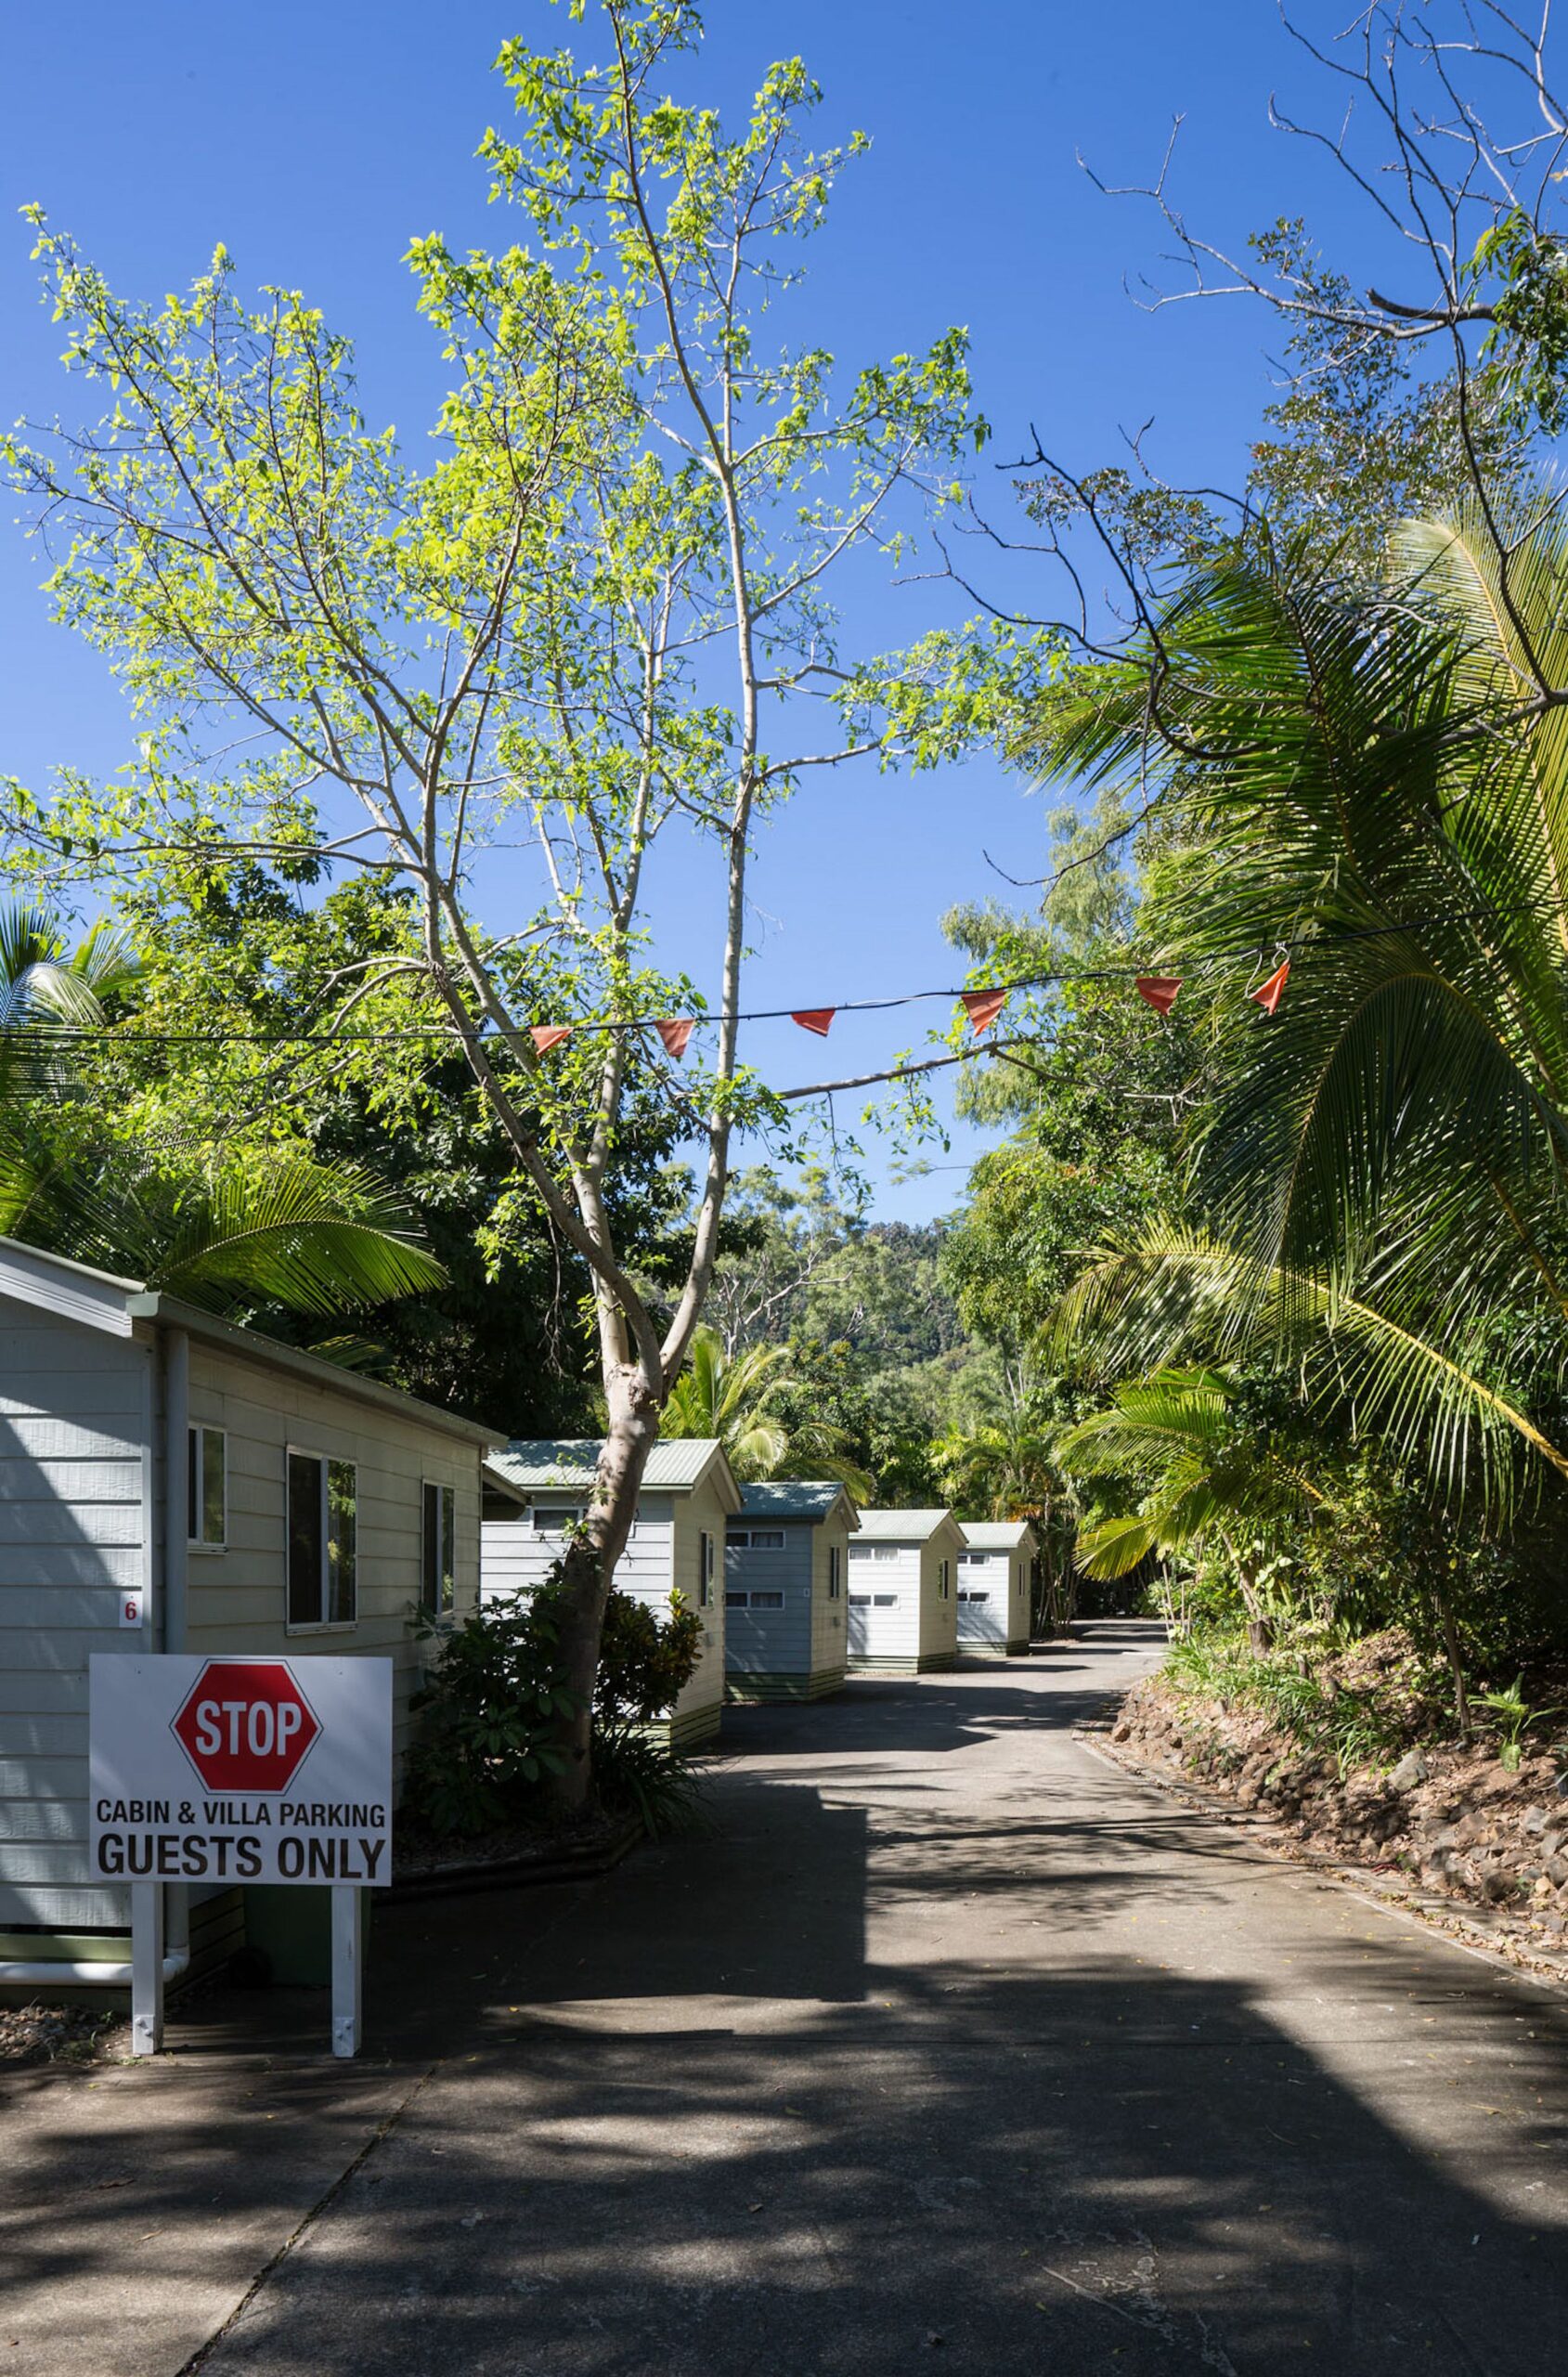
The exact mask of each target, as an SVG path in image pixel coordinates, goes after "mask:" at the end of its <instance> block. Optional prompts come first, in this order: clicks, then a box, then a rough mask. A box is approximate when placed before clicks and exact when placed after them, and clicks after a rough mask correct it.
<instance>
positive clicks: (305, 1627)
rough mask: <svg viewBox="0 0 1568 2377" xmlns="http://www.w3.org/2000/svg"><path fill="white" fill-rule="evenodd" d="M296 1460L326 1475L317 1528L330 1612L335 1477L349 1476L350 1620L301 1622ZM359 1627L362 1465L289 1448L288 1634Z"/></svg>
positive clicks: (324, 1605) (321, 1601) (321, 1585)
mask: <svg viewBox="0 0 1568 2377" xmlns="http://www.w3.org/2000/svg"><path fill="white" fill-rule="evenodd" d="M295 1461H314V1462H315V1463H316V1466H317V1469H318V1470H319V1472H320V1488H319V1500H318V1502H317V1528H318V1530H319V1536H318V1539H319V1543H320V1569H319V1575H318V1578H317V1607H318V1608H319V1609H320V1610H321V1611H322V1612H326V1611H327V1610H328V1609H329V1608H330V1593H331V1582H332V1560H331V1552H332V1528H331V1522H332V1508H331V1494H332V1472H333V1470H339V1471H343V1470H346V1471H347V1473H348V1476H349V1479H350V1481H351V1483H350V1488H349V1502H350V1508H351V1510H352V1512H353V1514H354V1529H353V1541H352V1546H351V1551H352V1561H353V1566H352V1573H351V1577H350V1590H351V1591H352V1594H353V1615H352V1617H328V1616H326V1615H323V1616H321V1617H295V1616H294V1614H293V1598H294V1596H293V1582H294V1579H293V1565H294V1543H293V1533H294V1530H293V1490H294V1489H293V1465H294V1463H295ZM358 1623H359V1464H358V1462H357V1461H345V1460H344V1459H343V1456H342V1454H341V1453H333V1452H322V1451H320V1450H318V1449H317V1447H316V1446H315V1445H296V1444H288V1445H285V1446H284V1448H283V1631H284V1632H285V1634H351V1633H352V1632H353V1631H354V1630H355V1628H356V1626H357V1625H358Z"/></svg>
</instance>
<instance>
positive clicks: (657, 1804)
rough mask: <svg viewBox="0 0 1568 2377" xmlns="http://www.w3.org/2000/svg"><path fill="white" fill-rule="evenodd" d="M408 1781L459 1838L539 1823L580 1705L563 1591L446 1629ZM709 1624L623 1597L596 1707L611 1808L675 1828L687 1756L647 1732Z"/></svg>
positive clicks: (428, 1814) (423, 1808)
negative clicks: (569, 1680) (569, 1668)
mask: <svg viewBox="0 0 1568 2377" xmlns="http://www.w3.org/2000/svg"><path fill="white" fill-rule="evenodd" d="M421 1632H422V1633H423V1634H424V1636H425V1637H426V1638H427V1639H431V1638H434V1639H435V1640H437V1641H438V1642H439V1643H440V1646H441V1648H440V1653H439V1656H438V1657H437V1659H436V1662H435V1666H434V1670H433V1672H432V1674H431V1677H430V1680H429V1682H428V1683H427V1684H426V1685H425V1688H424V1689H423V1691H422V1692H420V1693H418V1694H416V1695H415V1697H414V1701H413V1704H412V1705H413V1708H414V1710H415V1712H416V1713H417V1715H418V1718H419V1725H418V1729H417V1731H416V1734H415V1736H414V1741H413V1744H412V1746H411V1747H410V1749H409V1752H408V1767H407V1771H406V1774H405V1780H404V1798H403V1807H404V1812H405V1814H406V1815H407V1816H408V1818H409V1819H410V1820H411V1821H412V1822H414V1823H415V1824H416V1825H423V1826H425V1827H426V1828H427V1829H428V1830H430V1831H431V1832H434V1833H437V1834H440V1835H442V1836H445V1837H449V1838H473V1836H474V1835H475V1834H478V1833H484V1832H490V1831H494V1830H496V1829H497V1828H499V1827H500V1826H502V1825H517V1824H525V1823H527V1822H529V1821H530V1820H537V1819H538V1818H539V1817H540V1816H542V1814H543V1812H544V1806H543V1799H544V1786H545V1784H546V1783H547V1781H548V1779H549V1778H550V1777H551V1775H556V1774H559V1773H562V1772H563V1769H564V1763H565V1761H564V1758H563V1755H562V1753H561V1751H560V1750H559V1749H558V1748H557V1747H556V1744H557V1743H558V1741H559V1739H560V1734H561V1727H562V1724H563V1721H564V1720H565V1719H567V1718H569V1717H570V1716H571V1715H572V1714H573V1712H574V1710H575V1709H576V1708H577V1705H578V1704H577V1698H576V1696H575V1695H573V1694H572V1693H571V1692H570V1691H569V1690H568V1689H567V1687H566V1683H565V1681H564V1672H563V1669H562V1663H561V1655H560V1589H559V1586H558V1585H556V1584H555V1583H554V1582H553V1581H548V1582H547V1583H546V1584H544V1585H543V1586H541V1587H540V1589H539V1590H538V1591H537V1592H535V1593H532V1594H529V1595H522V1594H518V1595H514V1596H513V1597H512V1599H511V1600H510V1601H505V1602H491V1603H489V1604H486V1606H485V1607H483V1608H481V1609H478V1610H476V1611H475V1612H474V1614H473V1617H469V1618H466V1619H465V1620H464V1621H463V1623H462V1624H461V1625H460V1626H456V1627H453V1628H451V1629H450V1630H448V1631H439V1630H436V1629H435V1628H434V1627H433V1626H431V1625H430V1624H429V1623H425V1624H423V1625H422V1626H421ZM701 1647H702V1622H701V1620H700V1619H699V1618H698V1617H697V1615H696V1613H695V1611H694V1610H690V1609H688V1608H686V1606H685V1605H684V1604H683V1603H682V1602H681V1600H680V1595H679V1594H676V1595H673V1596H672V1597H671V1608H670V1616H669V1617H668V1618H667V1620H666V1621H664V1622H663V1623H661V1622H660V1620H659V1618H658V1617H656V1616H655V1615H654V1611H653V1610H651V1609H649V1608H648V1607H647V1606H646V1604H644V1603H642V1602H639V1601H634V1600H633V1599H632V1598H631V1596H630V1595H629V1594H628V1593H618V1592H613V1593H612V1594H611V1595H610V1599H609V1603H608V1604H607V1606H606V1609H605V1613H604V1633H603V1646H602V1651H601V1657H600V1667H599V1675H598V1680H597V1682H596V1685H595V1690H594V1702H593V1764H594V1775H595V1786H596V1789H597V1791H598V1795H599V1798H600V1800H601V1803H602V1804H603V1805H605V1806H607V1807H610V1808H617V1809H618V1808H623V1807H624V1808H627V1809H628V1810H631V1811H634V1812H636V1813H638V1814H640V1815H641V1817H642V1820H643V1822H644V1823H645V1824H646V1825H648V1828H649V1830H650V1831H671V1830H673V1829H675V1828H676V1827H677V1825H679V1823H680V1821H681V1819H682V1811H683V1810H685V1809H687V1808H688V1807H689V1805H690V1802H691V1798H692V1791H693V1785H692V1782H691V1777H690V1773H689V1766H688V1761H686V1760H684V1759H682V1758H681V1756H680V1752H679V1751H675V1750H671V1749H669V1748H667V1747H664V1746H661V1745H658V1744H655V1743H652V1742H650V1741H649V1740H648V1738H647V1735H646V1732H645V1730H644V1729H645V1728H646V1726H647V1725H649V1724H650V1723H651V1722H653V1721H654V1720H655V1719H657V1718H659V1717H662V1716H664V1715H666V1714H667V1712H668V1710H669V1709H670V1708H673V1706H674V1704H675V1701H676V1699H677V1698H678V1696H679V1695H680V1691H681V1688H682V1686H683V1685H684V1684H685V1683H686V1682H687V1681H688V1679H689V1678H690V1677H691V1675H692V1674H693V1670H694V1669H695V1667H696V1664H697V1660H698V1657H699V1656H700V1653H701Z"/></svg>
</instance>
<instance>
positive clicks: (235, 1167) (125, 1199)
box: [0, 1121, 447, 1317]
mask: <svg viewBox="0 0 1568 2377" xmlns="http://www.w3.org/2000/svg"><path fill="white" fill-rule="evenodd" d="M0 1236H5V1237H7V1238H19V1239H22V1240H25V1241H26V1243H27V1244H29V1245H30V1246H37V1247H41V1248H43V1249H44V1250H45V1252H46V1253H53V1254H64V1255H67V1256H69V1257H70V1259H71V1261H72V1262H76V1263H86V1264H90V1265H91V1266H93V1267H94V1268H95V1269H97V1270H102V1271H110V1272H113V1273H115V1274H116V1275H117V1276H120V1277H123V1278H129V1279H140V1280H141V1281H143V1282H144V1283H145V1284H146V1285H147V1286H148V1287H149V1288H160V1289H162V1290H164V1291H165V1292H168V1293H170V1294H173V1295H179V1296H183V1297H184V1298H185V1299H186V1301H187V1302H188V1303H191V1304H200V1305H207V1306H209V1307H210V1308H212V1309H214V1310H220V1311H232V1310H234V1309H236V1308H237V1307H240V1306H249V1307H255V1306H257V1305H269V1304H276V1305H283V1306H284V1307H286V1308H287V1309H288V1310H289V1311H291V1312H296V1313H302V1314H309V1315H314V1316H321V1317H325V1316H330V1315H331V1314H333V1313H338V1312H343V1311H346V1310H351V1309H354V1308H356V1307H364V1306H369V1305H379V1304H386V1303H390V1302H391V1301H393V1300H394V1299H395V1298H397V1297H400V1296H407V1295H416V1294H419V1293H420V1292H422V1291H428V1290H431V1289H434V1288H438V1287H440V1286H441V1285H442V1284H443V1283H444V1281H445V1279H446V1276H447V1275H446V1273H445V1271H444V1270H443V1269H442V1266H441V1265H440V1264H439V1263H438V1262H437V1261H436V1260H435V1258H434V1255H433V1254H431V1253H428V1252H427V1251H426V1250H425V1248H424V1247H423V1246H422V1245H421V1242H420V1239H419V1234H418V1230H417V1227H416V1226H415V1224H414V1221H413V1219H412V1216H411V1215H410V1214H409V1213H408V1209H407V1208H406V1207H405V1206H404V1205H403V1204H402V1203H401V1202H400V1201H398V1200H397V1199H396V1198H395V1197H394V1196H393V1195H392V1194H391V1192H390V1191H389V1190H388V1189H386V1188H385V1187H384V1186H383V1184H382V1183H381V1182H380V1181H378V1180H377V1179H375V1178H374V1177H373V1176H372V1175H371V1174H369V1172H367V1171H365V1170H363V1169H362V1168H361V1167H359V1166H357V1165H351V1164H323V1163H317V1161H316V1160H315V1159H314V1158H313V1157H311V1156H310V1155H309V1154H308V1153H306V1152H305V1151H304V1150H290V1149H264V1150H258V1151H256V1152H255V1153H252V1154H239V1155H222V1154H214V1153H213V1152H212V1151H210V1150H201V1149H195V1150H191V1149H175V1150H162V1151H161V1152H160V1153H158V1154H157V1155H154V1154H152V1153H149V1151H148V1150H144V1149H140V1148H137V1147H136V1146H134V1145H128V1144H126V1143H125V1142H124V1141H121V1140H114V1139H110V1138H108V1137H104V1136H103V1135H102V1134H101V1133H99V1132H97V1131H94V1132H91V1133H84V1132H82V1131H80V1130H73V1129H71V1127H70V1126H69V1124H56V1125H55V1126H54V1127H53V1128H51V1126H50V1124H48V1123H46V1122H45V1123H39V1122H36V1121H34V1122H33V1123H32V1124H29V1126H28V1127H27V1128H26V1129H25V1130H19V1129H18V1128H16V1127H14V1125H7V1126H6V1127H5V1128H3V1129H0Z"/></svg>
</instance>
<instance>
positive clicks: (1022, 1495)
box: [932, 1409, 1065, 1519]
mask: <svg viewBox="0 0 1568 2377" xmlns="http://www.w3.org/2000/svg"><path fill="white" fill-rule="evenodd" d="M932 1459H933V1461H935V1464H936V1468H937V1474H938V1475H939V1476H940V1479H941V1481H942V1490H943V1492H944V1493H946V1494H948V1495H949V1496H951V1498H952V1500H953V1501H955V1502H956V1503H958V1504H959V1506H960V1507H961V1508H962V1509H963V1510H965V1511H966V1512H971V1513H974V1514H975V1515H976V1516H980V1515H984V1516H986V1517H988V1518H993V1519H1005V1518H1010V1517H1011V1516H1012V1515H1013V1513H1014V1512H1015V1511H1017V1510H1020V1509H1023V1510H1028V1511H1030V1512H1035V1511H1041V1512H1048V1511H1049V1509H1050V1506H1051V1504H1052V1503H1053V1502H1054V1501H1059V1500H1061V1499H1062V1497H1063V1493H1064V1490H1065V1489H1064V1487H1063V1484H1062V1477H1061V1472H1060V1470H1059V1469H1058V1468H1057V1467H1056V1460H1055V1452H1054V1444H1053V1439H1052V1436H1051V1434H1050V1432H1049V1430H1047V1429H1045V1428H1042V1427H1040V1426H1039V1425H1038V1424H1037V1423H1036V1422H1034V1421H1033V1420H1031V1419H1030V1418H1029V1417H1028V1415H1027V1414H1026V1413H1025V1412H1022V1411H1019V1410H1017V1409H1011V1410H1009V1411H1008V1412H1007V1413H1006V1415H1005V1417H1004V1418H1002V1419H999V1420H990V1421H986V1422H983V1423H982V1424H981V1425H980V1426H978V1427H975V1428H950V1429H949V1431H948V1433H947V1435H945V1436H943V1437H942V1438H941V1440H940V1443H939V1444H937V1445H936V1446H935V1447H934V1448H933V1451H932Z"/></svg>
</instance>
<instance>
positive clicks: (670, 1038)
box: [654, 1015, 697, 1059]
mask: <svg viewBox="0 0 1568 2377" xmlns="http://www.w3.org/2000/svg"><path fill="white" fill-rule="evenodd" d="M696 1028H697V1020H696V1017H695V1016H694V1015H667V1016H666V1017H665V1019H664V1020H663V1021H662V1022H660V1023H655V1024H654V1031H655V1032H656V1033H658V1035H659V1038H660V1039H661V1040H662V1041H663V1042H664V1045H665V1054H666V1055H667V1056H669V1057H674V1058H676V1059H680V1058H681V1057H683V1056H684V1055H685V1053H686V1043H687V1041H688V1040H689V1039H690V1038H691V1036H692V1034H693V1032H694V1031H695V1030H696Z"/></svg>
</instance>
